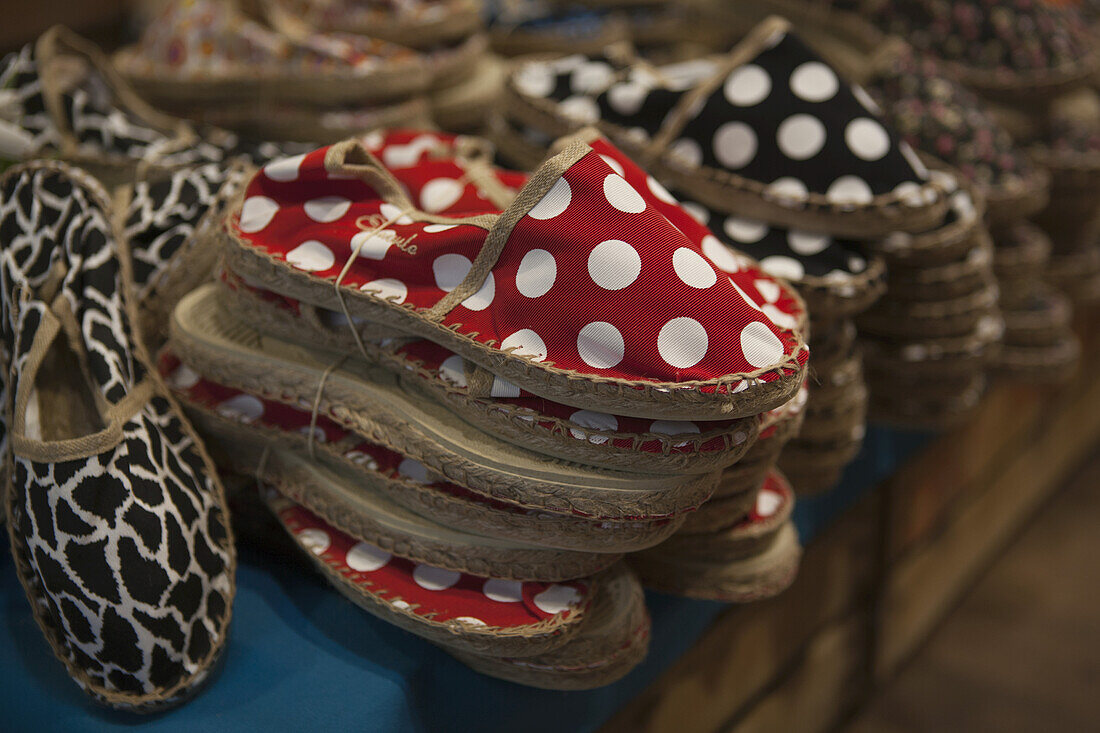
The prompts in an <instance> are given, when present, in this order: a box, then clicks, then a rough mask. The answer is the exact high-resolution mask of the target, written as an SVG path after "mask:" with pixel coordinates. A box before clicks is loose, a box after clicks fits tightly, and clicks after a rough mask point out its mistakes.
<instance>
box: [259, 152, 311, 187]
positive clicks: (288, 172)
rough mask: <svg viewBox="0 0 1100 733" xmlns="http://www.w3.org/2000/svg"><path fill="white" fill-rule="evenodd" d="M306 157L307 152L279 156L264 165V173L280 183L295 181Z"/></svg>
mask: <svg viewBox="0 0 1100 733" xmlns="http://www.w3.org/2000/svg"><path fill="white" fill-rule="evenodd" d="M305 159H306V156H305V154H304V153H303V154H302V155H294V156H292V157H289V158H279V159H278V160H273V161H271V162H270V163H268V164H267V165H265V166H264V175H265V176H267V177H268V178H270V179H271V180H273V181H279V182H280V183H286V182H287V181H294V180H297V178H298V172H299V170H300V169H301V167H302V162H303V161H304V160H305Z"/></svg>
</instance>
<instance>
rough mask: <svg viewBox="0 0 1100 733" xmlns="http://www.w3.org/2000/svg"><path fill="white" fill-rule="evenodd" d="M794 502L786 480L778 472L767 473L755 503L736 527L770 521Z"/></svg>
mask: <svg viewBox="0 0 1100 733" xmlns="http://www.w3.org/2000/svg"><path fill="white" fill-rule="evenodd" d="M793 501H794V491H793V490H792V489H791V486H790V484H789V483H787V480H786V479H785V478H783V475H782V474H781V473H779V472H778V471H769V472H768V475H767V477H766V478H765V479H764V485H763V486H761V487H760V491H759V492H757V494H756V503H755V504H753V505H752V509H751V510H750V511H749V513H748V514H746V515H745V516H744V518H743V519H741V521H740V522H738V523H737V525H736V527H738V528H746V527H750V526H752V525H754V524H762V523H765V522H768V521H770V520H771V519H772V518H773V517H775V516H776V515H779V514H782V513H784V512H785V511H787V507H789V506H790V505H791V503H792V502H793Z"/></svg>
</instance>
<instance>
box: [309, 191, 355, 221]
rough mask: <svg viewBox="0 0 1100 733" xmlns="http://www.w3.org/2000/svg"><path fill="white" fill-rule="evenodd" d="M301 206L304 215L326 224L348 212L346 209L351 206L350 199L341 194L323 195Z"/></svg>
mask: <svg viewBox="0 0 1100 733" xmlns="http://www.w3.org/2000/svg"><path fill="white" fill-rule="evenodd" d="M302 208H303V209H304V210H305V212H306V216H308V217H309V218H310V219H313V221H316V222H321V223H322V224H328V223H330V222H334V221H336V220H337V219H339V218H340V217H341V216H343V215H344V214H346V213H348V209H349V208H351V201H348V200H347V199H346V198H344V197H343V196H323V197H322V198H319V199H313V200H311V201H307V202H306V203H305V205H304V206H303V207H302Z"/></svg>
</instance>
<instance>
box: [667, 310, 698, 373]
mask: <svg viewBox="0 0 1100 733" xmlns="http://www.w3.org/2000/svg"><path fill="white" fill-rule="evenodd" d="M707 346H708V339H707V329H705V328H703V324H701V323H699V321H697V320H695V319H694V318H673V319H672V320H671V321H669V322H668V323H666V324H665V325H663V326H661V331H660V333H658V334H657V351H658V352H659V353H660V355H661V358H662V359H664V360H665V361H666V362H667V363H668V364H669V365H670V366H673V367H676V368H677V369H687V368H688V367H693V366H695V365H696V364H698V363H699V362H700V361H702V360H703V357H704V356H706V355H707Z"/></svg>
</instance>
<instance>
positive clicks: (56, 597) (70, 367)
mask: <svg viewBox="0 0 1100 733" xmlns="http://www.w3.org/2000/svg"><path fill="white" fill-rule="evenodd" d="M0 200H2V201H3V205H2V207H0V237H2V239H3V242H2V243H3V258H2V263H0V265H2V267H0V270H2V273H3V274H2V282H3V332H4V350H5V361H6V364H5V367H6V369H7V379H6V380H5V381H6V383H7V387H8V400H7V404H6V410H7V413H6V418H5V420H6V424H7V426H8V427H9V429H10V435H9V444H8V456H7V461H8V463H9V465H10V467H11V470H10V475H9V480H10V485H9V486H8V492H7V493H8V496H7V509H8V516H9V520H10V521H9V526H8V531H9V535H10V537H11V542H12V548H13V552H14V555H15V560H16V567H17V569H18V571H19V576H20V579H21V581H22V583H23V585H24V588H25V589H26V592H27V596H28V599H29V600H30V601H31V607H32V610H33V611H34V615H35V618H36V619H37V621H38V623H39V625H40V626H41V627H42V629H43V632H44V633H45V635H46V637H47V640H48V641H49V643H50V645H51V647H53V650H54V652H55V653H56V654H57V656H58V657H59V658H60V659H61V660H62V661H63V662H64V663H65V665H66V667H67V668H68V671H69V674H70V675H71V676H72V677H73V679H74V680H75V681H76V682H77V683H78V684H79V685H80V686H81V687H82V688H84V689H85V691H87V692H88V693H89V694H90V695H91V696H92V697H94V698H95V699H97V700H98V701H100V702H103V703H105V704H108V705H111V706H113V707H118V708H124V709H128V710H135V711H141V712H144V711H149V710H153V709H157V708H160V707H164V706H168V705H172V704H176V703H179V702H181V701H183V700H184V699H186V698H187V697H188V696H189V695H191V694H193V693H194V692H195V691H196V690H197V688H198V686H199V685H201V684H202V682H203V681H204V680H205V679H206V678H207V676H208V674H209V672H210V668H211V667H212V665H213V664H214V663H215V662H216V661H217V660H218V658H219V657H220V655H221V652H222V650H223V648H224V645H225V642H226V633H227V628H228V624H229V618H230V606H231V604H232V601H233V595H234V583H233V572H234V566H235V553H234V549H233V545H232V537H231V535H230V532H229V528H228V525H227V517H226V508H225V497H224V494H223V490H222V488H221V484H220V483H219V482H218V480H217V478H216V475H215V474H214V471H213V467H212V466H211V465H210V463H209V460H208V459H207V458H206V457H205V454H204V453H203V452H202V449H201V447H200V446H199V444H198V443H197V442H196V440H195V437H194V434H193V433H192V431H191V428H190V426H189V425H188V424H187V423H186V422H184V421H183V419H182V418H181V417H180V415H179V413H178V412H177V408H176V406H175V404H174V403H173V402H172V401H171V400H170V399H169V398H168V397H167V393H166V392H165V391H164V389H163V387H162V386H161V385H160V382H159V381H158V380H157V379H156V378H155V377H152V376H151V375H150V373H149V372H148V370H147V360H146V357H145V353H144V350H143V348H142V347H141V345H140V343H139V342H137V340H136V338H137V335H136V332H135V328H134V324H133V321H132V317H133V313H134V310H133V308H132V304H131V303H129V302H128V301H127V298H128V297H129V296H128V295H125V296H124V291H125V290H126V289H127V287H128V283H129V278H130V273H129V262H128V259H127V255H126V253H125V250H124V247H122V246H121V243H120V241H119V239H118V238H117V236H116V232H115V231H114V230H113V229H112V227H111V223H110V221H111V215H110V212H109V210H108V205H107V201H106V194H105V192H104V191H103V189H102V188H101V187H100V186H99V185H98V184H97V183H95V182H94V181H93V180H92V179H91V178H90V177H89V176H87V175H85V174H82V173H81V172H79V171H77V170H75V169H72V168H69V167H67V166H65V165H64V164H60V163H44V162H40V163H31V164H26V165H22V166H18V167H16V168H13V169H11V170H9V171H8V172H7V173H6V174H5V176H4V178H3V179H2V181H0ZM74 374H76V375H78V376H77V378H75V379H74V377H73V375H74Z"/></svg>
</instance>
